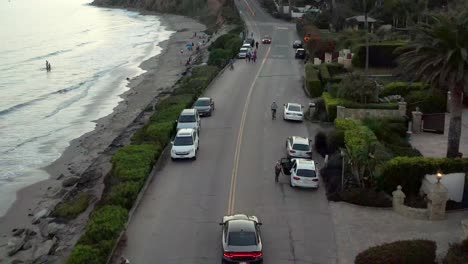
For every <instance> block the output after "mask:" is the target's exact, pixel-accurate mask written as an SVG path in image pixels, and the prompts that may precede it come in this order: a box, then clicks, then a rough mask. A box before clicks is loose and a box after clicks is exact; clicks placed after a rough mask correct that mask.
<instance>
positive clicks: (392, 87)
mask: <svg viewBox="0 0 468 264" xmlns="http://www.w3.org/2000/svg"><path fill="white" fill-rule="evenodd" d="M428 88H429V86H428V85H427V84H424V83H421V82H415V83H408V82H392V83H389V84H387V85H386V86H385V88H384V89H383V91H382V92H381V93H380V96H382V97H385V96H389V95H397V94H398V95H401V96H405V95H407V94H408V93H410V92H411V91H420V90H424V89H428Z"/></svg>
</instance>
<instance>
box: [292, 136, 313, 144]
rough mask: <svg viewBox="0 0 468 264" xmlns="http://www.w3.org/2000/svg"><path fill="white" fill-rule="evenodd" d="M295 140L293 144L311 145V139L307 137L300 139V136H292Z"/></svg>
mask: <svg viewBox="0 0 468 264" xmlns="http://www.w3.org/2000/svg"><path fill="white" fill-rule="evenodd" d="M292 139H293V144H294V143H298V144H307V145H308V144H309V139H308V138H305V137H298V136H292Z"/></svg>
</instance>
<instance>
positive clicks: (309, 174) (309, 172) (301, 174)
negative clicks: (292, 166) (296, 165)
mask: <svg viewBox="0 0 468 264" xmlns="http://www.w3.org/2000/svg"><path fill="white" fill-rule="evenodd" d="M296 175H297V176H299V177H307V178H315V177H317V175H316V174H315V171H314V170H305V169H298V170H297V173H296Z"/></svg>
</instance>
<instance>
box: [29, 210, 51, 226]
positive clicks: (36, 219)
mask: <svg viewBox="0 0 468 264" xmlns="http://www.w3.org/2000/svg"><path fill="white" fill-rule="evenodd" d="M49 214H50V210H49V209H47V208H44V209H42V210H40V211H39V212H37V213H36V214H35V215H34V217H33V219H32V224H33V225H34V224H37V223H39V221H40V220H41V218H44V217H47V216H48V215H49Z"/></svg>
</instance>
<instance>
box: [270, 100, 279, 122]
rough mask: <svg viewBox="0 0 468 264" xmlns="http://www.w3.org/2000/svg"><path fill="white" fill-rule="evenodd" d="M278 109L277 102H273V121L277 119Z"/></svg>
mask: <svg viewBox="0 0 468 264" xmlns="http://www.w3.org/2000/svg"><path fill="white" fill-rule="evenodd" d="M277 109H278V105H276V102H274V101H273V103H272V104H271V119H276V110H277Z"/></svg>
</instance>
